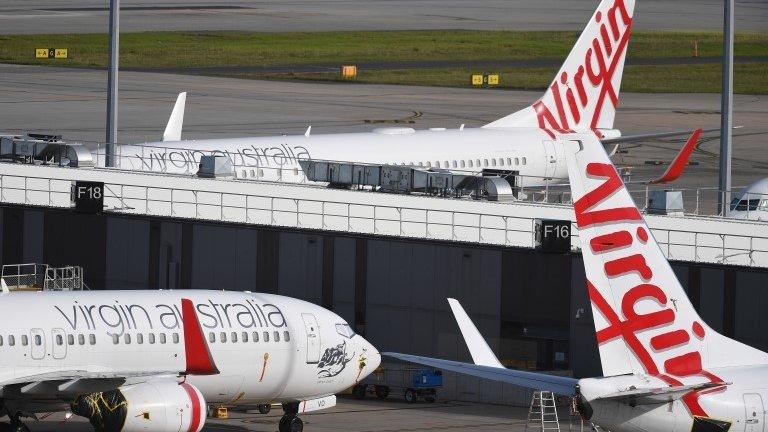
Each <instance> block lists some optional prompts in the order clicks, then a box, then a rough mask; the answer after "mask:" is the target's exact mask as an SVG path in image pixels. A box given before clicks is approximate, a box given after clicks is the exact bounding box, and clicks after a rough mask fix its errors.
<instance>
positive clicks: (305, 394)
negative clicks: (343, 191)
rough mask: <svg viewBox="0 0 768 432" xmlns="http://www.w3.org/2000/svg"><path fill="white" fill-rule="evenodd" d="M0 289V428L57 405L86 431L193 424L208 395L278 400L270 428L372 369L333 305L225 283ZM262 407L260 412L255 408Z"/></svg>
mask: <svg viewBox="0 0 768 432" xmlns="http://www.w3.org/2000/svg"><path fill="white" fill-rule="evenodd" d="M3 291H4V292H3V293H2V294H0V412H2V414H0V416H8V418H9V422H7V423H0V431H3V432H5V431H13V432H28V431H29V429H28V428H27V426H26V425H25V424H24V423H23V422H22V420H21V419H22V418H23V417H33V418H34V417H36V415H37V414H39V413H49V412H61V411H65V412H67V413H68V414H67V415H70V413H72V414H76V415H80V416H83V417H86V418H88V419H89V420H90V423H91V424H92V425H93V427H94V428H95V430H96V431H97V432H107V431H109V432H119V431H123V432H135V431H144V432H166V431H184V432H199V431H200V430H201V429H202V428H203V426H204V424H205V419H206V412H207V410H206V407H207V405H208V404H222V405H227V406H236V405H242V404H253V405H257V404H258V405H259V410H260V411H262V409H264V408H265V407H266V409H268V407H269V406H270V405H269V404H272V403H280V404H282V408H283V412H284V414H283V416H282V417H281V419H280V423H279V431H280V432H301V431H302V430H303V422H302V420H301V418H300V417H299V414H301V413H304V412H310V411H315V410H320V409H325V408H330V407H332V406H334V405H335V404H336V397H335V394H336V393H338V392H340V391H342V390H344V389H346V388H349V387H351V386H352V385H354V384H355V383H356V382H357V381H359V380H361V379H363V378H364V377H366V376H367V375H368V374H370V373H371V372H372V371H373V370H374V369H376V368H377V367H378V365H379V363H380V360H381V356H380V354H379V352H378V351H377V350H376V349H375V348H374V347H373V346H372V345H371V344H370V343H368V342H367V341H366V340H365V339H364V338H363V337H362V336H360V335H358V334H356V333H355V332H354V331H353V330H352V328H351V327H350V326H349V324H347V323H346V321H344V320H343V319H342V318H341V317H339V316H338V315H336V314H335V313H333V312H331V311H329V310H326V309H324V308H322V307H320V306H317V305H314V304H312V303H308V302H305V301H302V300H297V299H293V298H289V297H284V296H279V295H272V294H258V293H249V292H227V291H205V290H184V291H140V290H137V291H84V292H8V290H7V286H5V283H4V282H3ZM266 409H264V411H263V412H266Z"/></svg>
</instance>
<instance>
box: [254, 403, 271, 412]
mask: <svg viewBox="0 0 768 432" xmlns="http://www.w3.org/2000/svg"><path fill="white" fill-rule="evenodd" d="M256 408H257V409H258V410H259V412H260V413H261V414H269V412H270V411H271V410H272V405H270V404H259V405H257V406H256Z"/></svg>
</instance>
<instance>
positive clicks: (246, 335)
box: [243, 332, 248, 342]
mask: <svg viewBox="0 0 768 432" xmlns="http://www.w3.org/2000/svg"><path fill="white" fill-rule="evenodd" d="M243 342H248V332H243Z"/></svg>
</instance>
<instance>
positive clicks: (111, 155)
mask: <svg viewBox="0 0 768 432" xmlns="http://www.w3.org/2000/svg"><path fill="white" fill-rule="evenodd" d="M119 58H120V0H110V1H109V71H108V75H109V85H108V87H107V143H106V149H105V150H106V152H105V156H104V164H105V166H108V167H111V166H114V165H115V142H117V70H118V61H119Z"/></svg>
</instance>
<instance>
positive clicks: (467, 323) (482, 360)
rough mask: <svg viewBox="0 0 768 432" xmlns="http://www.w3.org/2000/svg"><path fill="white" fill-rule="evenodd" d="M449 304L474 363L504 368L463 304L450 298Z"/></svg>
mask: <svg viewBox="0 0 768 432" xmlns="http://www.w3.org/2000/svg"><path fill="white" fill-rule="evenodd" d="M448 304H450V305H451V310H452V311H453V315H454V317H456V323H457V324H458V325H459V330H461V335H462V336H463V337H464V342H465V343H466V344H467V348H468V349H469V354H470V355H471V356H472V361H474V362H475V364H477V365H480V366H490V367H499V368H503V367H504V365H502V364H501V362H500V361H499V359H498V358H497V357H496V355H495V354H494V353H493V351H492V350H491V347H489V346H488V343H487V342H486V341H485V339H483V336H482V335H481V334H480V331H479V330H477V327H475V324H474V323H473V322H472V320H471V319H470V318H469V315H467V313H466V312H465V311H464V308H463V307H461V304H460V303H459V302H458V300H456V299H452V298H449V299H448Z"/></svg>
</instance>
